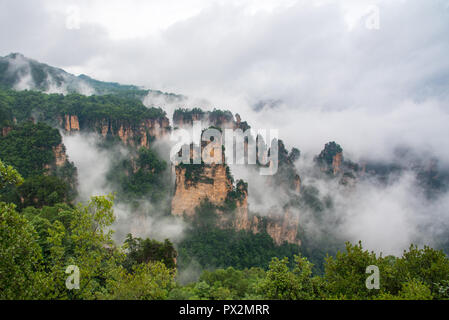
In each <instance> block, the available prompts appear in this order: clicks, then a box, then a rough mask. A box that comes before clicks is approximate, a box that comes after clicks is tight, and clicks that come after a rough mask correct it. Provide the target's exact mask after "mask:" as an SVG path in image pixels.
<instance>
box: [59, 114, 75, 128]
mask: <svg viewBox="0 0 449 320" xmlns="http://www.w3.org/2000/svg"><path fill="white" fill-rule="evenodd" d="M60 125H61V126H63V127H64V129H65V131H67V132H72V131H80V123H79V120H78V116H74V115H69V114H66V115H65V116H64V120H63V122H62V123H61V120H60Z"/></svg>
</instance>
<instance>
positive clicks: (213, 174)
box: [171, 164, 300, 245]
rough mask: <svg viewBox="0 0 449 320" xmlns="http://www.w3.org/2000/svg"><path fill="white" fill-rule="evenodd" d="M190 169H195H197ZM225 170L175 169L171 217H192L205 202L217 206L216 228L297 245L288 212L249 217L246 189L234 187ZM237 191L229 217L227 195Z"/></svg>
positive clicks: (205, 167) (206, 167)
mask: <svg viewBox="0 0 449 320" xmlns="http://www.w3.org/2000/svg"><path fill="white" fill-rule="evenodd" d="M189 166H190V167H192V168H189ZM193 166H197V167H196V169H193ZM226 168H227V166H226V165H225V164H212V165H204V164H203V165H193V164H192V165H184V166H177V167H176V169H175V173H176V182H175V193H174V196H173V199H172V208H171V209H172V214H173V215H177V216H183V215H185V216H187V217H193V216H194V215H195V210H196V208H197V207H198V206H200V205H201V203H202V202H203V201H204V200H206V199H207V200H208V201H210V202H211V203H212V204H213V205H215V206H216V207H217V212H216V214H217V215H218V221H219V227H229V226H231V227H233V228H234V229H235V230H246V231H249V232H253V233H259V232H261V231H266V232H267V233H268V234H269V235H270V236H271V237H272V238H273V240H274V241H275V243H276V244H278V245H281V244H282V243H283V242H285V241H286V242H288V243H294V244H300V241H299V240H298V239H297V232H298V225H299V220H298V218H297V217H296V216H294V215H292V214H291V213H290V212H289V211H288V210H286V211H285V212H284V213H281V214H280V215H279V214H278V213H277V214H272V215H270V216H269V217H264V218H262V217H258V216H256V215H252V214H251V213H250V212H249V208H248V192H247V190H246V189H243V188H242V189H239V186H236V187H234V186H233V184H232V181H231V178H230V176H229V174H228V173H227V169H226ZM189 170H190V171H189ZM298 188H299V187H298ZM236 191H238V194H239V195H240V197H239V198H238V199H236V200H235V209H234V211H233V214H228V213H227V212H225V211H226V210H225V209H223V208H224V207H225V206H226V201H227V200H228V201H229V197H230V193H231V192H236ZM262 221H265V223H262Z"/></svg>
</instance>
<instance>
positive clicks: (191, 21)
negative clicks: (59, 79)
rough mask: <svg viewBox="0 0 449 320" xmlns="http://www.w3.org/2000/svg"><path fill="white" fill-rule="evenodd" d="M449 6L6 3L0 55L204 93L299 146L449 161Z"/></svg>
mask: <svg viewBox="0 0 449 320" xmlns="http://www.w3.org/2000/svg"><path fill="white" fill-rule="evenodd" d="M448 3H449V2H448V1H440V0H425V1H424V0H408V1H407V0H388V1H374V0H373V1H361V0H354V1H338V0H335V1H326V0H322V1H293V0H286V1H280V0H277V1H274V0H263V1H261V0H257V1H256V0H254V1H243V0H227V1H211V0H191V1H185V0H164V1H144V0H134V1H118V0H81V1H60V0H33V1H23V0H0V39H1V41H0V55H6V54H8V53H10V52H21V53H23V54H25V55H26V56H28V57H31V58H34V59H36V60H39V61H42V62H45V63H48V64H50V65H54V66H58V67H61V68H64V69H66V70H67V71H69V72H72V73H75V74H80V73H85V74H88V75H90V76H92V77H94V78H97V79H99V80H107V81H117V82H121V83H129V84H137V85H143V86H146V87H148V88H153V89H161V90H165V91H169V92H176V93H182V94H186V95H189V96H192V97H199V98H206V99H208V100H209V101H211V102H212V103H213V105H214V106H217V107H221V108H229V109H231V110H233V111H237V112H240V113H241V114H242V116H243V118H247V119H251V122H252V123H253V124H254V123H256V124H257V125H258V126H264V127H270V128H272V127H275V128H279V129H280V131H281V132H280V134H281V137H284V139H285V140H286V142H287V144H288V145H290V146H291V145H296V146H298V147H299V148H300V149H305V150H311V151H313V152H317V151H319V149H321V148H322V146H323V144H324V143H325V142H327V141H329V140H337V142H339V143H341V144H342V145H343V147H344V148H345V150H346V151H348V152H349V153H351V154H352V155H353V156H354V157H355V158H357V157H361V156H362V155H366V154H368V153H370V154H371V156H373V157H380V158H382V157H387V156H388V155H389V154H391V150H392V149H393V148H394V147H395V146H397V145H399V144H406V145H413V146H415V147H416V146H418V147H419V148H420V149H421V150H430V151H432V152H434V153H436V154H437V155H438V156H440V157H441V158H442V159H449V142H448V141H447V140H448V139H447V137H448V136H449V126H448V125H447V124H448V122H449V116H448V110H449V106H448V101H449V89H448V88H449V58H448V57H449V7H448ZM269 99H271V100H276V101H281V102H282V103H280V104H278V106H277V107H276V108H275V109H273V110H272V109H269V108H267V109H265V110H264V111H262V112H260V113H257V114H256V113H254V112H253V110H252V109H251V106H252V105H253V104H255V103H257V102H258V101H260V100H269Z"/></svg>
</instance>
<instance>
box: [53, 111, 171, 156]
mask: <svg viewBox="0 0 449 320" xmlns="http://www.w3.org/2000/svg"><path fill="white" fill-rule="evenodd" d="M59 125H60V127H61V128H64V130H65V131H66V132H69V133H70V132H74V131H75V132H76V131H80V130H86V131H93V132H97V133H99V134H101V135H102V136H103V137H105V138H106V137H107V136H112V137H118V138H119V139H120V140H121V141H122V142H123V143H124V144H125V145H130V146H134V147H147V148H148V147H149V144H150V142H151V141H152V140H154V139H159V138H161V137H163V136H164V135H165V134H167V133H168V132H170V124H169V120H168V119H167V118H165V117H163V118H158V119H142V120H141V121H140V122H137V123H129V122H126V121H119V120H111V119H106V118H105V119H100V120H90V119H85V120H83V121H80V120H79V118H78V116H76V115H64V117H60V118H59Z"/></svg>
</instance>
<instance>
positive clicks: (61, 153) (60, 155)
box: [53, 143, 67, 167]
mask: <svg viewBox="0 0 449 320" xmlns="http://www.w3.org/2000/svg"><path fill="white" fill-rule="evenodd" d="M53 153H54V155H55V164H56V166H57V167H62V166H63V165H64V164H65V163H66V161H67V154H66V153H65V146H64V145H63V144H62V143H60V144H58V145H57V146H56V147H53Z"/></svg>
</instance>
